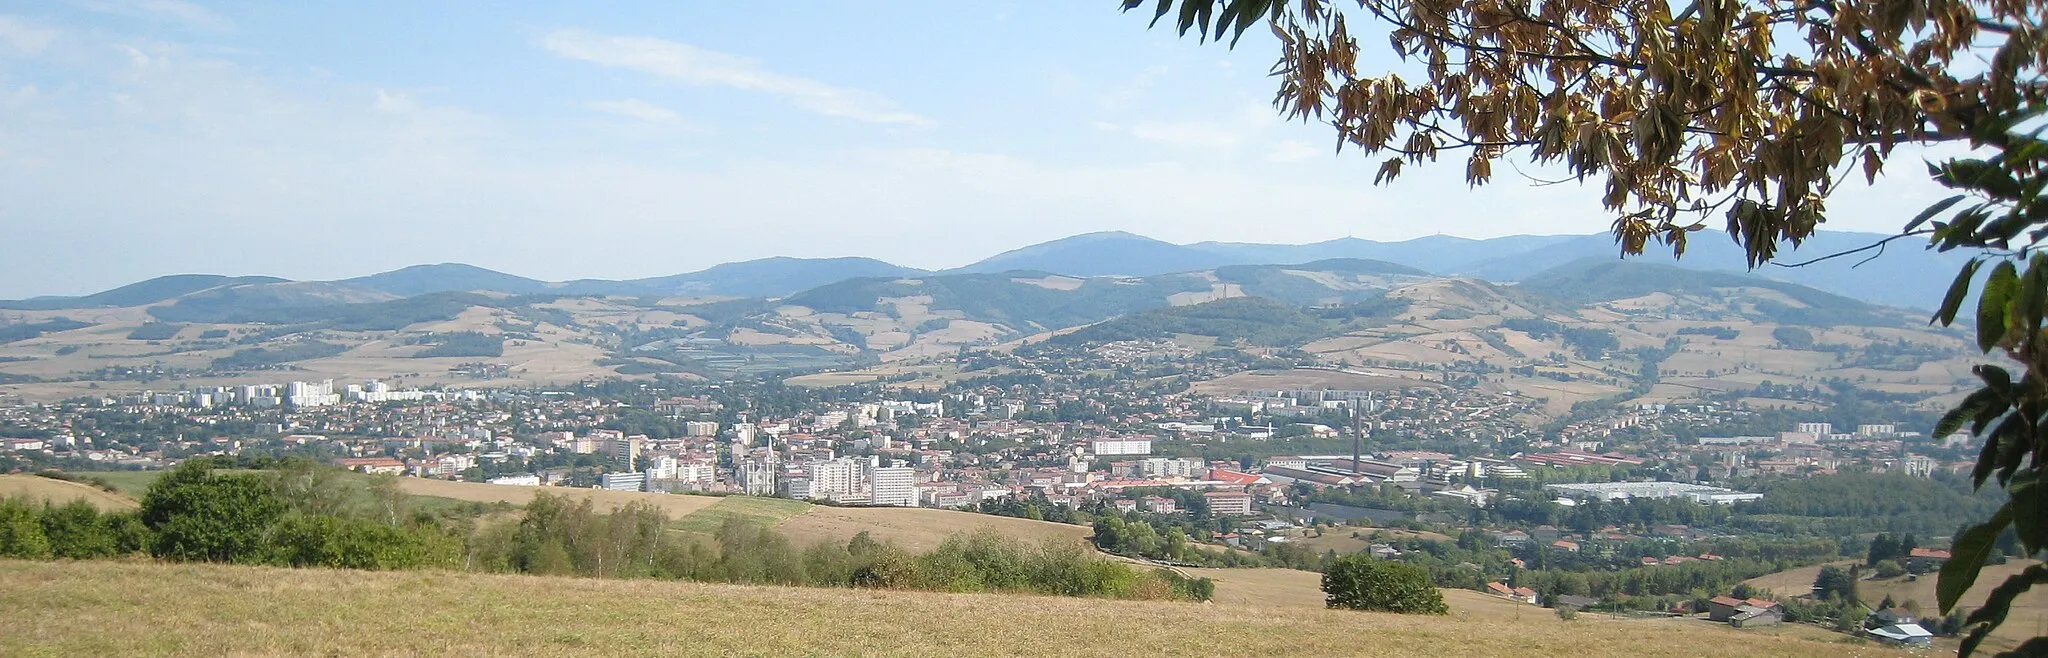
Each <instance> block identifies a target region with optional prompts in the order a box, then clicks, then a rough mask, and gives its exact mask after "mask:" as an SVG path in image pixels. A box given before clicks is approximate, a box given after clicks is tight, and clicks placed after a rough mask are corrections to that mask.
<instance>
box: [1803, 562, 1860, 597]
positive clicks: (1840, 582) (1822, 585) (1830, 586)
mask: <svg viewBox="0 0 2048 658" xmlns="http://www.w3.org/2000/svg"><path fill="white" fill-rule="evenodd" d="M1813 595H1814V596H1815V597H1817V598H1820V599H1824V600H1830V601H1841V602H1843V603H1855V602H1856V575H1855V574H1853V573H1850V572H1849V570H1848V569H1843V568H1841V567H1835V566H1828V567H1821V569H1820V574H1819V575H1818V576H1817V577H1815V578H1814V579H1813Z"/></svg>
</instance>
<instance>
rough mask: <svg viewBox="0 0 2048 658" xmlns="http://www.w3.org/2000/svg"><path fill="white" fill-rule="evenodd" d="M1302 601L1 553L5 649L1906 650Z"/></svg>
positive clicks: (0, 631)
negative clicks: (1162, 599) (53, 558)
mask: <svg viewBox="0 0 2048 658" xmlns="http://www.w3.org/2000/svg"><path fill="white" fill-rule="evenodd" d="M1477 596H1478V595H1476V594H1474V595H1470V596H1469V597H1468V596H1464V595H1462V594H1461V595H1458V596H1454V597H1453V598H1452V601H1451V606H1452V612H1451V614H1450V615H1447V616H1442V617H1417V616H1403V615H1391V614H1375V613H1356V612H1340V611H1331V610H1323V609H1319V608H1313V607H1306V606H1272V607H1269V606H1260V605H1238V604H1231V603H1227V602H1220V601H1219V602H1217V603H1208V604H1196V603H1157V602H1129V601H1108V600H1098V599H1074V598H1053V597H1036V596H1014V595H991V594H934V593H923V592H904V591H873V590H837V589H804V588H777V587H747V586H737V585H708V584H698V583H682V582H670V581H648V580H624V581H622V580H598V579H578V578H546V577H535V576H507V575H478V574H457V573H445V572H345V571H323V570H286V569H274V568H259V567H228V566H211V565H160V564H154V563H149V562H139V561H138V562H19V561H0V609H5V610H8V611H9V612H10V613H11V614H8V615H0V655H9V656H72V655H314V654H318V655H372V654H378V655H389V654H432V655H513V654H517V655H542V656H557V655H588V654H593V653H603V654H606V655H628V656H639V655H778V656H779V655H905V656H962V655H966V656H1042V655H1066V656H1132V655H1213V654H1216V653H1219V652H1236V651H1255V652H1257V653H1260V654H1264V655H1301V656H1329V655H1357V656H1473V657H1487V656H1503V657H1513V658H1526V657H1527V656H1551V655H1570V656H1641V657H1663V656H1669V657H1677V656H1688V657H1690V656H1740V657H1743V658H1766V657H1772V656H1821V655H1826V656H1894V655H1907V654H1904V653H1901V652H1896V651H1893V650H1889V649H1885V648H1881V647H1875V646H1870V645H1867V644H1861V643H1840V642H1830V641H1824V640H1819V639H1815V638H1812V637H1806V636H1801V635H1799V634H1797V633H1756V632H1744V631H1736V630H1732V629H1727V628H1723V627H1719V626H1716V625H1708V624H1674V623H1668V622H1664V621H1656V620H1652V621H1628V620H1618V621H1617V620H1588V619H1581V620H1578V621H1572V622H1565V621H1561V620H1558V619H1557V618H1556V617H1554V616H1551V615H1548V614H1547V611H1543V610H1540V609H1536V608H1530V607H1526V606H1511V605H1510V606H1499V605H1489V604H1482V603H1489V602H1478V601H1473V600H1471V599H1472V597H1477Z"/></svg>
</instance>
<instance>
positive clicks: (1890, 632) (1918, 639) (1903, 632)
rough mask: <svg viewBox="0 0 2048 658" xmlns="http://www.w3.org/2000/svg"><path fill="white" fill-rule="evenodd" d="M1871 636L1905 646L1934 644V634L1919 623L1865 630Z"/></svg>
mask: <svg viewBox="0 0 2048 658" xmlns="http://www.w3.org/2000/svg"><path fill="white" fill-rule="evenodd" d="M1865 632H1866V633H1868V634H1869V635H1870V636H1871V637H1874V638H1877V639H1878V641H1880V642H1884V643H1887V644H1896V645H1899V646H1907V647H1924V646H1928V645H1931V644H1934V634H1933V633H1929V632H1927V629H1925V628H1921V627H1920V625H1919V624H1893V625H1890V626H1885V627H1883V628H1876V629H1871V630H1869V631H1865Z"/></svg>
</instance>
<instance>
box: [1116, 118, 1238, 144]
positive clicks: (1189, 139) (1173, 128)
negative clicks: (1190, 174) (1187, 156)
mask: <svg viewBox="0 0 2048 658" xmlns="http://www.w3.org/2000/svg"><path fill="white" fill-rule="evenodd" d="M1131 136H1133V137H1136V138H1138V139H1142V140H1145V141H1148V142H1158V143H1161V144H1166V145H1169V146H1178V147H1182V148H1202V149H1230V148H1236V147H1237V145H1238V144H1240V143H1243V142H1244V137H1243V136H1242V135H1239V134H1238V133H1237V131H1234V130H1231V129H1229V128H1226V127H1224V126H1223V125H1222V124H1217V123H1210V122H1207V121H1140V122H1137V123H1134V124H1131Z"/></svg>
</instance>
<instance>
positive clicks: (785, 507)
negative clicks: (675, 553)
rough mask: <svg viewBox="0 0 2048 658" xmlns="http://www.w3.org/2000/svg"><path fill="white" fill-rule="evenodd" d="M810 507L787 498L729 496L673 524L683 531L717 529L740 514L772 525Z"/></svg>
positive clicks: (711, 530)
mask: <svg viewBox="0 0 2048 658" xmlns="http://www.w3.org/2000/svg"><path fill="white" fill-rule="evenodd" d="M810 509H811V504H810V503H806V502H804V501H801V500H790V499H788V498H764V497H759V496H727V497H725V498H721V499H719V500H718V502H716V503H712V504H711V506H710V507H706V508H704V509H701V510H697V511H696V512H693V513H691V514H690V515H688V516H685V517H683V518H681V519H677V520H676V522H675V524H674V525H673V526H671V527H673V528H674V529H676V530H681V531H683V532H701V533H707V534H708V533H712V532H717V531H718V528H719V527H721V526H724V525H725V520H726V519H729V518H738V519H740V520H742V521H745V522H747V523H749V524H753V525H759V526H762V527H771V526H774V525H775V524H778V523H781V522H783V521H786V520H789V518H790V517H793V516H796V515H798V514H802V513H804V512H806V511H809V510H810Z"/></svg>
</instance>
